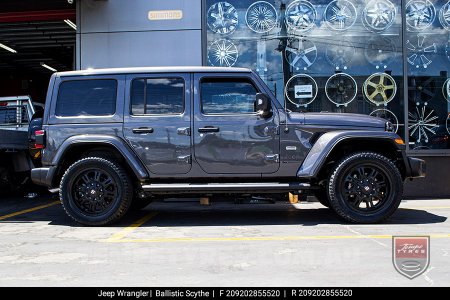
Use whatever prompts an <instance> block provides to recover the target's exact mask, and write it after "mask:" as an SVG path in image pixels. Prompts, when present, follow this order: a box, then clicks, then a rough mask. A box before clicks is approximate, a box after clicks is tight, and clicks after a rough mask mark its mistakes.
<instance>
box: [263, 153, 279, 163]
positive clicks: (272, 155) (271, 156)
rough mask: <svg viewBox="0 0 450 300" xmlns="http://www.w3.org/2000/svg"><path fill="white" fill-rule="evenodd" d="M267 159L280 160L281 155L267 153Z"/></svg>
mask: <svg viewBox="0 0 450 300" xmlns="http://www.w3.org/2000/svg"><path fill="white" fill-rule="evenodd" d="M266 161H272V162H280V155H279V154H267V155H266Z"/></svg>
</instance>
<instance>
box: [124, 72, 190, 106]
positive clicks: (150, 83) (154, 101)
mask: <svg viewBox="0 0 450 300" xmlns="http://www.w3.org/2000/svg"><path fill="white" fill-rule="evenodd" d="M183 111H184V80H183V79H182V78H139V79H135V80H133V82H132V84H131V113H132V114H133V115H162V114H181V113H183Z"/></svg>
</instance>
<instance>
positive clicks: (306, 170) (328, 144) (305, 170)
mask: <svg viewBox="0 0 450 300" xmlns="http://www.w3.org/2000/svg"><path fill="white" fill-rule="evenodd" d="M349 139H355V142H356V139H365V140H388V141H390V142H392V144H393V145H394V146H395V147H396V148H397V149H398V150H404V148H405V146H404V145H399V144H397V143H395V139H400V136H398V135H397V134H396V133H393V132H387V131H331V132H327V133H324V134H323V135H322V136H321V137H320V138H319V139H318V140H317V141H316V143H315V144H314V146H313V147H312V148H311V150H310V151H309V153H308V155H307V156H306V158H305V160H304V161H303V163H302V165H301V166H300V168H299V169H298V171H297V177H298V178H312V177H316V176H317V175H318V173H319V171H320V169H321V168H322V166H323V164H324V163H325V161H326V159H327V157H328V155H329V154H330V153H331V151H333V149H334V148H335V147H336V146H338V145H339V143H342V142H343V141H348V140H349Z"/></svg>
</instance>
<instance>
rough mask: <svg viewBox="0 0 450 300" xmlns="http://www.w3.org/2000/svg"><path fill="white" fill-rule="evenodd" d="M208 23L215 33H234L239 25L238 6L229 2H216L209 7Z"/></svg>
mask: <svg viewBox="0 0 450 300" xmlns="http://www.w3.org/2000/svg"><path fill="white" fill-rule="evenodd" d="M207 24H208V27H209V29H211V31H213V32H215V33H220V34H231V33H233V32H234V31H235V30H236V28H237V25H238V14H237V11H236V8H235V7H234V6H233V5H231V4H230V3H228V2H217V3H214V4H213V5H211V6H210V7H209V9H208V13H207Z"/></svg>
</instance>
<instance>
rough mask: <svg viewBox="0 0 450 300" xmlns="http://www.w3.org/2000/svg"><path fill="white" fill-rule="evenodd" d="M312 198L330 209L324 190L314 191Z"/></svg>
mask: <svg viewBox="0 0 450 300" xmlns="http://www.w3.org/2000/svg"><path fill="white" fill-rule="evenodd" d="M314 197H316V199H317V200H318V201H319V202H320V204H322V205H323V206H325V207H328V208H329V207H330V199H328V194H327V190H326V189H320V190H315V191H314Z"/></svg>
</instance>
